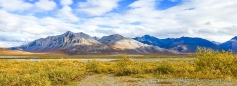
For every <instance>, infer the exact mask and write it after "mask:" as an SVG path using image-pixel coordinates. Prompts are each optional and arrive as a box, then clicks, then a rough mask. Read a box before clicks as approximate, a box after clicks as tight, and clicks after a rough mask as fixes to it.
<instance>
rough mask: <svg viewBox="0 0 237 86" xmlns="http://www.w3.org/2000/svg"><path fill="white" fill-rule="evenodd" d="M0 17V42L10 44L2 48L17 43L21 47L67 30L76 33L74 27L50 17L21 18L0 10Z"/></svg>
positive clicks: (76, 30) (75, 27)
mask: <svg viewBox="0 0 237 86" xmlns="http://www.w3.org/2000/svg"><path fill="white" fill-rule="evenodd" d="M0 15H1V16H0V42H2V44H3V42H5V43H12V44H7V45H6V44H5V45H3V46H11V45H15V44H17V43H18V44H17V45H21V44H22V43H26V42H29V41H33V40H35V39H38V38H43V37H47V36H50V35H58V34H62V33H64V32H66V31H68V30H71V31H75V32H78V29H77V26H76V25H74V24H70V23H66V22H64V21H62V20H60V19H56V18H52V17H46V18H37V17H34V16H22V15H17V14H12V13H9V12H7V11H4V10H0ZM3 38H4V39H3ZM6 39H7V40H6ZM0 46H1V45H0ZM15 46H16V45H15Z"/></svg>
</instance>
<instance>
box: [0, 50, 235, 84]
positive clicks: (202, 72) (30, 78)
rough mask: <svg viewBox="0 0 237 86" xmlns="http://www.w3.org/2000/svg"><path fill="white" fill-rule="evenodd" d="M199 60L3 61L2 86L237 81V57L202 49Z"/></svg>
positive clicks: (0, 82) (1, 65) (0, 70)
mask: <svg viewBox="0 0 237 86" xmlns="http://www.w3.org/2000/svg"><path fill="white" fill-rule="evenodd" d="M196 56H197V58H198V59H197V60H195V61H187V60H168V59H167V60H165V61H160V62H143V61H141V62H134V61H132V60H131V59H130V58H129V57H128V56H126V55H125V56H124V58H122V59H119V60H118V61H117V62H99V61H96V60H93V61H89V62H80V61H77V60H61V61H59V60H57V61H40V62H27V61H25V62H18V61H0V86H5V85H13V86H15V85H17V86H18V85H29V86H32V85H33V86H34V85H37V86H49V85H72V84H74V82H78V81H80V80H81V79H83V78H84V77H85V76H88V75H91V74H103V73H105V74H114V75H117V76H132V77H140V78H149V77H153V78H190V79H196V78H198V79H220V78H221V79H232V80H236V78H237V55H236V54H232V53H231V52H218V51H212V50H210V49H205V48H203V49H201V48H199V50H198V52H197V53H196Z"/></svg>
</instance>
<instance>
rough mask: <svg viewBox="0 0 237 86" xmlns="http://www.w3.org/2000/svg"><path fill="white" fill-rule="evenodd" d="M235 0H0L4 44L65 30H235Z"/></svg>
mask: <svg viewBox="0 0 237 86" xmlns="http://www.w3.org/2000/svg"><path fill="white" fill-rule="evenodd" d="M236 8H237V1H234V0H226V1H224V0H0V47H1V46H2V47H10V46H19V45H22V44H26V43H28V42H30V41H33V40H35V39H38V38H44V37H47V36H53V35H59V34H62V33H65V32H66V31H73V32H75V33H76V32H84V33H87V34H89V35H91V36H98V37H102V36H106V35H111V34H121V35H124V36H126V37H131V38H132V37H136V36H143V35H145V34H149V35H152V36H156V37H158V38H177V37H182V36H189V37H201V38H205V39H208V40H211V41H217V42H225V41H227V40H229V39H231V38H232V37H234V36H237V34H236V33H237V27H236V26H237V20H236V19H237V15H236V14H237V10H236Z"/></svg>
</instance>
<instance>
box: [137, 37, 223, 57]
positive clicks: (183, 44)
mask: <svg viewBox="0 0 237 86" xmlns="http://www.w3.org/2000/svg"><path fill="white" fill-rule="evenodd" d="M134 39H135V40H137V41H140V42H142V43H145V44H149V45H154V46H159V47H161V48H165V49H170V50H175V51H178V52H182V53H194V52H196V50H197V47H198V46H199V47H206V48H211V49H213V50H220V49H221V48H220V47H219V45H217V44H216V43H213V42H211V41H208V40H206V39H202V38H192V37H181V38H167V39H158V38H156V37H154V36H149V35H145V36H142V37H136V38H134Z"/></svg>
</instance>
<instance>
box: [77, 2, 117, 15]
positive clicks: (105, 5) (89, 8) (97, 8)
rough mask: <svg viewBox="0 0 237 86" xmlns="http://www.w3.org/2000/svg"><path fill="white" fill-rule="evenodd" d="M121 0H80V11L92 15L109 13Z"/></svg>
mask: <svg viewBox="0 0 237 86" xmlns="http://www.w3.org/2000/svg"><path fill="white" fill-rule="evenodd" d="M119 1H120V0H87V1H86V2H79V11H81V12H85V13H87V14H89V15H92V16H99V15H102V14H104V13H107V12H109V11H111V10H113V9H114V8H116V7H117V6H118V2H119Z"/></svg>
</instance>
